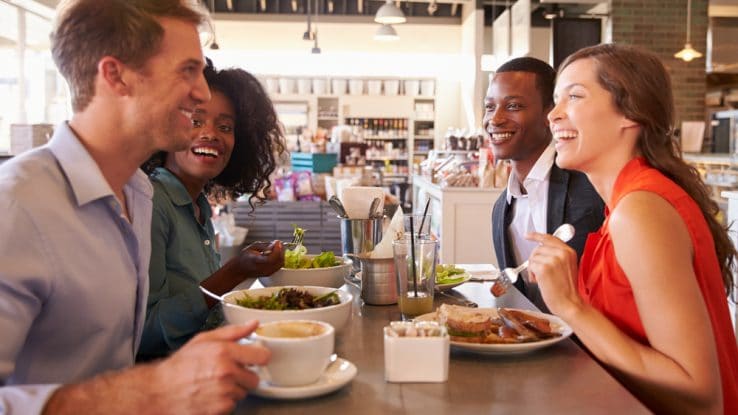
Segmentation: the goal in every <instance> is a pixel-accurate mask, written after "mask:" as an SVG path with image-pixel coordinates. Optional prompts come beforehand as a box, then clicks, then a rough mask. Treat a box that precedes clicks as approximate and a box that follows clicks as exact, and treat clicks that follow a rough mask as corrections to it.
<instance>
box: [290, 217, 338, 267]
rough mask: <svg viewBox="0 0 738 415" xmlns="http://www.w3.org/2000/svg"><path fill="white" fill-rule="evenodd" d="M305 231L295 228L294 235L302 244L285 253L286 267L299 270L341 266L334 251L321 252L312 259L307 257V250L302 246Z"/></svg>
mask: <svg viewBox="0 0 738 415" xmlns="http://www.w3.org/2000/svg"><path fill="white" fill-rule="evenodd" d="M304 234H305V230H304V229H302V228H299V227H297V226H295V231H294V233H293V235H294V236H295V238H298V236H299V241H300V243H298V244H297V246H295V248H294V249H287V250H285V251H284V267H285V268H290V269H299V268H326V267H333V266H336V265H341V261H340V260H338V259H336V255H335V254H334V253H333V251H326V252H321V253H320V254H319V255H315V256H314V257H312V258H308V257H307V248H305V246H304V245H303V244H302V237H303V235H304Z"/></svg>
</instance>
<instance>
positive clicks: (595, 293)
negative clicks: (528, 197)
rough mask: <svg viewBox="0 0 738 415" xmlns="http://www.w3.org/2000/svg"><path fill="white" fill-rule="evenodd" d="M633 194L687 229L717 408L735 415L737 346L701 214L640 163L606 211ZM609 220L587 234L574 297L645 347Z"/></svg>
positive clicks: (622, 178)
mask: <svg viewBox="0 0 738 415" xmlns="http://www.w3.org/2000/svg"><path fill="white" fill-rule="evenodd" d="M634 191H648V192H652V193H655V194H657V195H659V196H661V197H662V198H664V199H665V200H666V201H668V202H669V203H670V204H671V205H672V206H673V207H674V208H675V209H676V210H677V212H678V213H679V215H680V216H681V218H682V220H683V221H684V223H685V224H686V225H687V229H688V230H689V234H690V237H691V239H692V247H693V249H694V261H693V264H692V265H693V266H694V271H695V274H696V276H697V283H698V284H699V287H700V290H701V291H702V297H703V298H704V301H705V304H706V305H707V311H708V313H709V315H710V321H711V323H712V331H713V334H714V336H715V343H716V345H717V355H718V359H719V364H720V376H721V378H722V385H723V407H724V410H725V413H726V414H738V346H737V345H736V338H735V333H734V332H733V326H732V323H731V319H730V311H729V309H728V303H727V301H726V296H725V289H724V288H723V282H722V277H721V273H720V265H719V264H718V261H717V256H716V254H715V245H714V242H713V239H712V234H711V233H710V229H709V227H708V225H707V222H706V221H705V218H704V217H703V215H702V211H701V210H700V208H699V206H698V205H697V204H696V203H695V201H694V200H693V199H692V198H691V197H689V195H688V194H687V193H686V192H685V191H684V190H683V189H682V188H681V187H679V186H678V185H677V184H676V183H674V182H673V181H671V180H670V179H668V178H667V177H666V176H664V175H663V174H662V173H661V172H659V171H658V170H656V169H654V168H653V167H651V166H650V165H649V164H648V162H647V161H646V160H645V159H644V158H642V157H639V158H636V159H633V160H631V161H630V162H628V164H626V165H625V167H624V168H623V170H622V171H621V172H620V174H619V175H618V178H617V180H616V181H615V186H614V188H613V195H612V206H613V207H614V206H617V204H618V202H619V201H620V199H621V198H622V197H623V196H625V195H626V194H628V193H630V192H634ZM609 219H610V211H609V210H608V209H607V208H606V210H605V222H604V223H603V225H602V227H601V228H600V229H599V230H598V231H597V232H593V233H591V234H589V237H588V239H587V243H586V245H585V248H584V253H583V254H582V259H581V263H580V265H579V282H578V284H579V286H578V289H579V293H580V294H581V296H582V297H583V298H584V300H585V301H587V302H588V303H589V304H591V305H592V306H593V307H595V308H596V309H598V310H599V311H600V312H602V313H603V314H604V315H606V316H607V317H608V318H609V319H610V320H611V321H612V322H614V324H615V325H617V326H618V327H619V328H620V329H621V330H623V331H624V332H625V333H627V334H628V335H630V336H631V337H632V338H633V339H635V340H636V341H638V342H640V343H642V344H644V345H648V344H649V343H648V339H647V338H646V332H645V330H644V329H643V325H642V323H641V319H640V317H639V315H638V308H637V307H636V303H635V299H634V297H633V292H632V289H631V286H630V283H629V282H628V279H627V278H626V276H625V273H624V272H623V270H622V269H621V268H620V265H618V263H617V259H616V258H615V249H614V247H613V243H612V238H611V235H610V232H609V229H608V224H609Z"/></svg>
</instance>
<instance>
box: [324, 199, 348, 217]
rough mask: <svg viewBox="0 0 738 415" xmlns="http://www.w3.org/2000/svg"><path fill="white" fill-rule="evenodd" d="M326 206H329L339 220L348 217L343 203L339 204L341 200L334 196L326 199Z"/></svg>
mask: <svg viewBox="0 0 738 415" xmlns="http://www.w3.org/2000/svg"><path fill="white" fill-rule="evenodd" d="M328 204H329V205H331V207H332V208H333V210H334V211H335V212H336V214H337V215H338V217H339V218H341V219H344V218H347V217H348V215H347V214H346V209H345V208H344V207H343V203H341V199H339V198H338V197H336V195H333V196H331V197H330V199H328Z"/></svg>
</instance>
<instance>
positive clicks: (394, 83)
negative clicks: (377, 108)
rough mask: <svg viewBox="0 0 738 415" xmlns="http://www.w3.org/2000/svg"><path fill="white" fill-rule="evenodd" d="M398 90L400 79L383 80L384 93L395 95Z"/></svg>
mask: <svg viewBox="0 0 738 415" xmlns="http://www.w3.org/2000/svg"><path fill="white" fill-rule="evenodd" d="M399 92H400V81H399V80H397V79H385V80H384V95H397V94H398V93H399Z"/></svg>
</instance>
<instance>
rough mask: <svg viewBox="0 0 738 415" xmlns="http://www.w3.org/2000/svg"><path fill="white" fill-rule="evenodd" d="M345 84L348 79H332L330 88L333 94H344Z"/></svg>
mask: <svg viewBox="0 0 738 415" xmlns="http://www.w3.org/2000/svg"><path fill="white" fill-rule="evenodd" d="M346 85H348V81H347V80H345V79H333V80H331V88H332V89H333V91H332V92H333V95H344V94H345V93H346Z"/></svg>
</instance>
